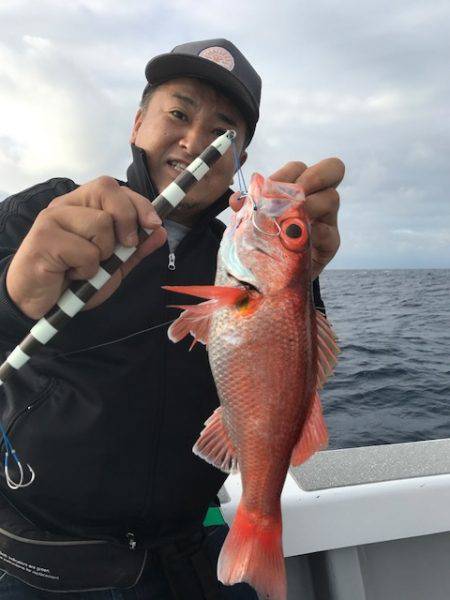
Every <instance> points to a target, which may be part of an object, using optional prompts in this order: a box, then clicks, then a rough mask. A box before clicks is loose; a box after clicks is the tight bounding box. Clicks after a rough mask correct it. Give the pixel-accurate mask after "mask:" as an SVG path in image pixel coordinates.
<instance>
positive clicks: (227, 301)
mask: <svg viewBox="0 0 450 600" xmlns="http://www.w3.org/2000/svg"><path fill="white" fill-rule="evenodd" d="M162 289H163V290H168V291H169V292H178V293H180V294H186V295H187V296H196V297H197V298H208V299H209V300H211V299H213V298H214V299H216V300H217V301H218V302H219V304H220V306H221V307H222V306H227V305H231V304H235V303H236V302H238V301H239V300H241V299H242V298H244V297H245V296H247V295H248V292H247V290H243V289H241V288H235V287H228V286H225V285H163V286H162Z"/></svg>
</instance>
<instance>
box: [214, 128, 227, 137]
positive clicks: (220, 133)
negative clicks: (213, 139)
mask: <svg viewBox="0 0 450 600" xmlns="http://www.w3.org/2000/svg"><path fill="white" fill-rule="evenodd" d="M225 131H226V129H214V133H215V134H216V135H217V136H219V135H223V134H224V133H225Z"/></svg>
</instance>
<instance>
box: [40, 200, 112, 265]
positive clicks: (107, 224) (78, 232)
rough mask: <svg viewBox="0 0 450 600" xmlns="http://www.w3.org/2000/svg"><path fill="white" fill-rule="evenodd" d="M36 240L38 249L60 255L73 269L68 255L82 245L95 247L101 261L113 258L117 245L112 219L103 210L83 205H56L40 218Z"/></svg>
mask: <svg viewBox="0 0 450 600" xmlns="http://www.w3.org/2000/svg"><path fill="white" fill-rule="evenodd" d="M61 230H62V231H61ZM64 233H65V234H66V235H64ZM69 234H70V235H69ZM47 236H49V237H48V238H47V239H46V237H47ZM34 237H35V243H36V245H37V246H39V247H41V248H47V250H48V254H49V255H50V256H60V257H61V258H62V259H63V260H64V261H65V262H66V264H67V265H69V266H73V265H72V264H71V262H70V260H68V258H66V256H67V257H68V256H69V254H70V253H71V252H72V248H73V247H75V249H76V248H77V246H78V244H82V242H86V243H89V242H91V243H92V244H94V245H95V246H96V247H97V249H98V252H99V256H100V260H105V259H106V258H108V257H109V256H111V254H112V253H113V251H114V247H115V245H116V241H115V236H114V227H113V219H112V216H111V215H110V214H108V213H107V212H105V211H102V210H97V209H95V208H85V207H82V208H80V207H79V206H52V207H51V208H46V209H44V210H42V211H41V212H40V213H39V215H38V217H37V219H36V227H35V229H34ZM74 245H75V246H74ZM52 248H54V251H53V250H52ZM74 264H76V262H75V263H74Z"/></svg>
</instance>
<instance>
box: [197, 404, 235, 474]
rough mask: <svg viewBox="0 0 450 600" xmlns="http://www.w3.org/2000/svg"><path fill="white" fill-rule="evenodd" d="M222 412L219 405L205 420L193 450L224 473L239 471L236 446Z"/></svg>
mask: <svg viewBox="0 0 450 600" xmlns="http://www.w3.org/2000/svg"><path fill="white" fill-rule="evenodd" d="M222 414H223V409H222V407H221V406H219V408H216V410H215V411H214V412H213V414H212V415H211V416H210V417H209V419H208V420H207V421H205V428H204V429H203V431H202V432H201V434H200V437H199V438H198V440H197V441H196V442H195V445H194V447H193V448H192V451H193V453H194V454H196V455H197V456H200V457H201V458H203V460H206V462H208V463H210V464H211V465H214V466H215V467H217V468H218V469H220V470H221V471H223V472H224V473H238V471H239V465H238V459H237V452H236V448H235V447H234V445H233V442H232V441H231V439H230V436H229V435H228V431H227V430H226V427H225V424H224V422H223V418H222Z"/></svg>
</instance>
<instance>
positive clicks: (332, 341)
mask: <svg viewBox="0 0 450 600" xmlns="http://www.w3.org/2000/svg"><path fill="white" fill-rule="evenodd" d="M316 321H317V346H318V360H317V367H318V368H317V389H319V390H320V389H322V387H323V386H324V384H325V383H326V381H327V379H328V377H329V376H330V375H331V374H332V373H333V370H334V367H335V366H336V363H337V357H338V354H339V352H340V350H339V346H338V345H337V343H336V335H335V333H334V331H333V329H332V328H331V325H330V323H329V322H328V319H327V318H326V317H325V316H324V315H323V314H322V313H321V312H320V311H319V310H316Z"/></svg>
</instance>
